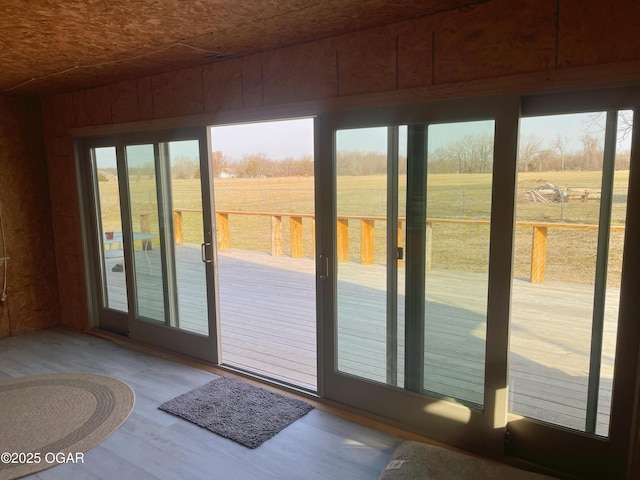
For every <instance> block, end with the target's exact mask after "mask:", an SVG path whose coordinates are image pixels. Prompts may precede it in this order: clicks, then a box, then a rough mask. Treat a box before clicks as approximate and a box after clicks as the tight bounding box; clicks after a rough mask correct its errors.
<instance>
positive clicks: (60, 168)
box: [49, 155, 78, 215]
mask: <svg viewBox="0 0 640 480" xmlns="http://www.w3.org/2000/svg"><path fill="white" fill-rule="evenodd" d="M52 158H53V161H51V162H49V175H50V182H49V190H50V192H51V212H52V213H53V214H54V215H77V214H78V189H77V188H76V178H75V168H74V163H73V157H69V156H67V155H63V156H58V155H56V156H54V157H52Z"/></svg>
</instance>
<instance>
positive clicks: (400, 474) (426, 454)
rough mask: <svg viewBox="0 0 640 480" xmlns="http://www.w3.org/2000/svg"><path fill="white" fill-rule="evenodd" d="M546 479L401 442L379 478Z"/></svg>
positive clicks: (431, 446)
mask: <svg viewBox="0 0 640 480" xmlns="http://www.w3.org/2000/svg"><path fill="white" fill-rule="evenodd" d="M485 478H486V479H491V480H545V479H549V480H550V479H552V477H548V476H545V475H540V474H537V473H533V472H527V471H525V470H520V469H518V468H515V467H512V466H509V465H505V464H503V463H498V462H495V461H492V460H487V459H484V458H479V457H474V456H472V455H468V454H465V453H460V452H455V451H453V450H448V449H446V448H441V447H437V446H435V445H427V444H425V443H418V442H403V443H401V444H400V446H399V447H398V448H396V450H395V451H394V452H393V456H392V457H391V461H390V462H389V464H388V465H387V468H385V469H384V471H383V472H382V475H380V480H418V479H419V480H476V479H485Z"/></svg>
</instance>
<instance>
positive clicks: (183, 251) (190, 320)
mask: <svg viewBox="0 0 640 480" xmlns="http://www.w3.org/2000/svg"><path fill="white" fill-rule="evenodd" d="M164 146H166V149H167V155H168V165H169V179H170V182H171V189H170V192H169V193H170V195H168V199H167V203H169V200H170V204H171V208H170V209H169V214H168V215H167V216H168V217H171V218H173V242H172V243H173V245H172V246H173V254H174V256H175V271H176V286H177V308H178V321H177V322H175V326H176V327H178V328H180V329H183V330H187V331H190V332H194V333H199V334H202V335H208V334H209V321H208V309H207V278H206V265H207V264H206V263H205V262H203V261H202V255H203V248H207V252H205V254H206V255H210V252H211V246H210V245H209V246H208V247H207V246H206V245H205V241H204V225H203V209H202V185H201V181H200V180H201V178H200V177H201V174H200V151H199V149H200V144H199V142H198V140H185V141H180V142H169V143H167V144H161V148H162V147H164Z"/></svg>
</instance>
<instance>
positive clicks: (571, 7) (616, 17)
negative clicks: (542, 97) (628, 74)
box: [558, 0, 640, 68]
mask: <svg viewBox="0 0 640 480" xmlns="http://www.w3.org/2000/svg"><path fill="white" fill-rule="evenodd" d="M639 18H640V3H639V2H637V1H635V0H614V1H608V2H583V1H580V0H562V1H561V2H560V12H559V17H558V68H563V67H575V66H578V65H595V64H599V63H613V62H620V61H624V60H634V59H638V58H640V39H639V37H638V19H639Z"/></svg>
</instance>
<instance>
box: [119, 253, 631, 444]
mask: <svg viewBox="0 0 640 480" xmlns="http://www.w3.org/2000/svg"><path fill="white" fill-rule="evenodd" d="M146 253H147V255H146V256H142V252H140V251H137V252H136V255H137V269H138V275H139V277H140V278H139V281H138V284H139V285H140V287H139V288H140V293H139V304H140V305H141V306H142V307H143V308H144V310H145V311H148V312H153V313H155V314H157V315H160V316H161V314H162V305H161V297H160V295H159V292H160V291H161V290H160V287H159V285H160V283H159V280H160V275H159V272H161V268H160V259H159V255H158V251H157V249H156V250H153V251H150V252H146ZM176 256H177V263H178V271H177V277H178V299H179V311H180V316H181V318H180V326H181V328H184V329H186V330H189V331H193V332H199V333H206V318H207V309H206V304H205V302H204V280H205V277H204V269H203V268H202V263H201V260H200V249H199V247H195V246H179V247H176ZM109 262H110V263H109V265H111V264H112V263H114V260H109ZM218 275H219V307H220V330H221V344H222V360H223V363H225V364H228V365H232V366H236V367H240V368H244V369H248V370H253V371H255V372H256V373H259V374H263V375H267V376H270V377H273V378H277V379H280V380H283V381H285V382H289V383H294V384H297V385H299V386H301V387H304V388H308V389H311V390H315V388H316V307H315V301H316V298H315V276H314V262H313V260H312V259H310V258H290V257H288V256H281V257H272V256H270V255H268V254H266V253H262V252H248V251H242V250H231V251H228V252H220V253H218ZM403 275H404V272H403V270H402V269H400V271H399V278H403ZM107 278H108V283H109V285H110V300H111V305H120V306H121V307H122V308H125V307H124V306H125V305H126V301H125V286H124V275H123V274H122V273H119V272H111V270H110V269H107ZM385 282H386V280H385V267H384V266H383V265H360V264H357V263H354V262H349V263H341V264H339V265H338V299H337V302H338V321H337V332H338V339H337V346H338V369H339V370H340V371H344V372H347V373H352V374H356V375H359V376H362V377H364V378H367V379H370V380H374V381H380V382H384V381H385V379H386V361H387V353H386V340H385V335H386V307H385V292H386V285H385ZM398 295H399V298H398V319H399V320H398V351H399V356H398V385H399V386H402V385H403V382H404V362H403V358H402V352H403V351H404V296H403V286H402V285H401V284H400V285H399V288H398ZM618 295H619V290H617V289H609V291H608V295H607V302H606V312H607V313H606V322H605V338H604V343H603V350H604V351H603V367H602V375H603V377H602V380H601V392H600V400H599V405H600V407H599V410H600V411H599V416H598V427H597V432H598V433H600V434H604V433H605V432H606V429H607V428H608V427H607V425H608V413H609V408H610V397H611V384H612V380H611V378H612V374H613V360H614V352H615V332H616V318H617V303H618ZM592 296H593V287H592V286H589V285H572V284H565V283H552V282H545V283H543V284H531V283H530V282H528V281H527V280H523V279H514V280H513V293H512V321H511V337H510V348H511V355H510V371H509V373H510V379H509V388H510V399H509V402H510V410H511V411H512V412H514V413H517V414H521V415H526V416H532V417H534V418H538V419H541V420H546V421H552V422H557V423H560V424H562V425H564V426H568V427H572V428H583V427H584V415H585V414H584V410H585V406H584V405H585V404H586V392H587V381H588V378H587V377H588V368H589V347H590V332H591V308H592V305H593V302H592ZM486 298H487V276H486V274H475V273H468V272H452V271H435V270H434V271H430V272H429V274H428V278H427V284H426V299H427V302H426V311H427V321H426V324H425V330H426V334H425V349H426V351H425V383H426V384H427V386H426V388H428V390H429V391H434V392H438V393H440V394H443V395H446V396H453V397H456V398H462V399H464V400H467V401H469V402H471V403H478V404H480V403H482V399H483V387H482V384H483V378H484V350H485V337H486V319H485V315H484V312H485V308H486Z"/></svg>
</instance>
